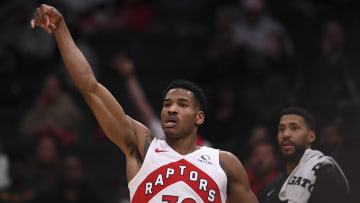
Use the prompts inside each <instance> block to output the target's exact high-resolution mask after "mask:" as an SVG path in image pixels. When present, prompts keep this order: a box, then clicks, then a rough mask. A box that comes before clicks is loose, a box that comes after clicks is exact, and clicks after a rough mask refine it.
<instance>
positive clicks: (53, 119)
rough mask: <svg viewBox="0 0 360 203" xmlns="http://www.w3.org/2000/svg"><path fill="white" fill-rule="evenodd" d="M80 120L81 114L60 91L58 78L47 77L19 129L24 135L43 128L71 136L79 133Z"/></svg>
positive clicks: (69, 98) (70, 99)
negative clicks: (57, 130)
mask: <svg viewBox="0 0 360 203" xmlns="http://www.w3.org/2000/svg"><path fill="white" fill-rule="evenodd" d="M81 118H82V114H81V112H80V110H79V109H78V107H77V106H76V105H75V103H74V101H73V100H72V98H71V97H69V96H68V95H67V94H66V93H65V92H64V91H63V90H62V87H61V84H60V79H59V78H58V76H56V75H49V76H47V77H46V80H45V82H44V84H43V87H42V92H41V94H40V95H39V96H38V98H37V100H36V102H35V104H33V106H32V107H31V109H30V110H29V112H28V113H27V114H25V116H24V118H23V120H22V122H21V125H20V127H21V131H22V132H23V133H24V134H34V133H36V132H37V131H39V130H40V129H42V128H44V127H50V128H53V129H55V130H56V129H60V130H62V131H67V132H68V133H70V134H71V133H76V132H78V131H79V128H80V121H81Z"/></svg>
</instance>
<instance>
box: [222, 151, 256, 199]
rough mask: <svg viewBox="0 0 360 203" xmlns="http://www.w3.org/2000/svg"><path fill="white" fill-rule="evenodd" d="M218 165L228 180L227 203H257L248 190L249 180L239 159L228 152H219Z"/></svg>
mask: <svg viewBox="0 0 360 203" xmlns="http://www.w3.org/2000/svg"><path fill="white" fill-rule="evenodd" d="M220 164H221V166H222V167H223V169H224V171H225V173H226V175H227V178H228V188H227V196H228V200H229V203H238V202H247V203H257V202H258V200H257V198H256V197H255V195H254V193H253V192H252V191H251V189H250V185H249V179H248V177H247V174H246V172H245V169H244V167H243V165H242V164H241V162H240V161H239V159H238V158H237V157H236V156H234V155H233V154H231V153H229V152H225V151H221V152H220Z"/></svg>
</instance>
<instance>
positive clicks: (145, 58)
mask: <svg viewBox="0 0 360 203" xmlns="http://www.w3.org/2000/svg"><path fill="white" fill-rule="evenodd" d="M356 2H357V1H356V0H318V1H315V0H301V1H299V0H239V1H237V0H47V1H46V0H44V1H41V0H2V1H1V2H0V98H1V99H0V203H3V202H4V203H5V202H6V203H8V202H14V203H15V202H17V203H19V202H21V203H25V202H26V203H28V202H36V203H38V202H40V203H41V202H42V201H41V200H38V199H36V198H37V197H38V196H46V199H51V198H53V200H51V201H47V202H62V203H64V202H65V203H66V202H77V203H80V202H81V203H82V202H86V203H92V202H94V203H126V202H129V200H128V199H129V198H128V195H129V194H128V189H127V181H126V176H125V160H124V155H123V154H122V152H121V151H120V149H119V148H117V147H116V146H115V145H114V144H112V143H111V142H110V141H109V140H108V139H107V138H106V136H105V135H104V133H103V132H102V130H101V129H100V127H99V125H98V124H97V122H96V120H95V118H94V116H93V114H92V113H91V111H90V109H89V108H88V106H87V104H86V103H85V102H84V100H83V98H82V97H81V95H80V93H79V92H78V90H77V89H76V88H75V86H74V85H73V83H72V81H71V79H70V78H69V76H68V74H67V73H66V71H65V68H64V65H63V62H62V60H61V57H60V55H59V52H58V50H57V46H56V42H55V39H54V37H53V36H52V35H49V34H47V33H46V32H44V31H43V30H41V29H40V28H35V29H31V28H30V20H31V19H32V18H33V16H34V11H35V8H36V7H38V6H40V5H41V4H42V3H45V4H48V5H51V6H54V7H56V8H57V9H58V10H59V11H60V12H61V13H62V14H63V16H64V18H65V20H66V22H67V25H68V27H69V29H70V32H71V33H72V36H73V38H74V40H75V41H76V43H77V45H78V46H79V48H80V49H81V50H82V51H83V53H84V55H85V56H86V57H87V59H88V60H89V62H90V64H91V66H92V68H93V71H94V73H95V75H96V77H97V79H98V80H99V81H100V82H101V83H102V84H103V85H104V86H105V87H107V88H108V89H109V90H110V91H111V93H112V94H113V95H114V96H115V97H116V99H117V100H118V101H119V103H120V104H121V105H122V106H123V108H124V110H125V111H126V113H127V114H128V115H130V116H131V117H133V118H135V119H137V120H140V121H141V119H142V117H141V113H142V112H141V111H140V112H139V109H138V108H137V105H136V102H134V101H132V100H131V97H130V96H129V92H128V90H127V85H126V82H125V80H126V79H127V77H129V74H131V75H132V76H136V77H137V79H138V81H139V83H140V85H141V88H143V89H142V91H143V92H144V94H145V95H146V97H145V98H146V101H147V102H148V104H149V107H150V108H151V109H152V111H153V112H154V113H155V114H156V116H157V117H159V116H160V111H161V108H162V92H163V89H164V88H165V87H166V85H167V84H168V83H169V82H171V81H172V80H175V79H187V80H191V81H194V82H195V83H197V84H198V85H199V86H201V87H202V88H203V89H204V91H205V93H206V96H207V99H208V111H207V115H206V119H205V120H206V121H205V123H204V124H203V125H202V126H201V127H200V129H199V134H200V136H201V137H202V138H203V139H205V142H206V143H210V145H211V146H213V147H215V148H220V149H223V150H226V151H230V152H232V153H233V154H235V155H236V156H237V157H238V158H239V159H240V160H241V161H242V163H243V164H244V166H245V168H246V169H249V170H250V169H251V167H254V164H253V163H252V154H253V153H252V151H254V147H256V143H257V142H259V141H258V140H266V141H267V142H269V143H271V144H272V147H274V148H275V149H278V147H277V139H276V138H277V124H278V121H279V114H280V111H281V109H282V108H284V107H288V106H301V107H304V108H306V109H308V110H309V111H310V112H311V113H313V114H314V116H315V117H316V120H317V128H316V129H317V140H316V142H315V144H314V146H313V148H314V149H319V150H321V151H322V152H324V153H325V154H327V155H330V156H332V157H334V158H335V160H337V162H338V163H339V165H340V166H341V167H342V168H343V170H344V172H345V174H346V176H347V178H348V179H349V183H350V187H351V195H352V198H353V202H360V175H359V171H360V159H359V156H360V68H359V67H360V66H359V65H360V63H359V62H360V49H359V47H360V37H359V36H360V26H359V25H360V12H359V6H358V5H359V4H358V3H356ZM124 66H125V70H124ZM126 67H131V68H132V69H131V71H132V72H131V73H128V72H126V71H129V70H128V69H126ZM124 71H125V73H124ZM275 151H276V152H275V153H274V156H273V157H272V159H273V161H274V163H275V166H274V167H273V168H271V169H270V170H272V171H278V170H282V167H283V165H282V164H281V162H280V161H279V153H278V151H277V150H275ZM260 159H261V158H260ZM258 163H260V164H259V165H261V166H263V165H264V164H266V162H262V161H259V162H258ZM256 166H257V165H256V163H255V168H256ZM258 167H260V166H258ZM265 168H266V167H265ZM260 189H261V188H260ZM9 191H10V192H9ZM14 191H15V192H14ZM44 202H45V201H44Z"/></svg>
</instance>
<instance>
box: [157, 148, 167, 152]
mask: <svg viewBox="0 0 360 203" xmlns="http://www.w3.org/2000/svg"><path fill="white" fill-rule="evenodd" d="M155 152H156V153H159V152H169V151H167V150H162V149H159V148H156V149H155Z"/></svg>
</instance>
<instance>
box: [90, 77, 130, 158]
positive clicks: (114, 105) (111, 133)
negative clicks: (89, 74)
mask: <svg viewBox="0 0 360 203" xmlns="http://www.w3.org/2000/svg"><path fill="white" fill-rule="evenodd" d="M84 98H85V100H86V102H87V103H88V105H89V107H90V109H91V110H92V112H93V113H94V115H95V117H96V119H97V121H98V122H99V125H100V126H101V128H102V129H103V131H104V133H105V134H106V136H107V137H108V138H109V139H110V140H111V141H112V142H114V143H115V144H116V145H118V146H119V147H120V148H121V149H122V150H123V151H124V153H126V152H127V151H128V149H127V148H128V145H129V143H130V144H135V145H136V138H135V132H136V129H135V127H134V125H133V123H132V121H131V120H130V119H129V118H128V117H127V116H126V114H125V112H124V111H123V109H122V107H121V106H120V104H119V103H118V102H117V100H116V99H115V98H114V97H113V95H112V94H111V93H110V92H109V91H108V90H107V89H106V88H105V87H104V86H102V85H101V84H99V83H98V85H97V86H96V87H94V88H93V89H92V90H91V91H90V92H89V93H86V95H84Z"/></svg>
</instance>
